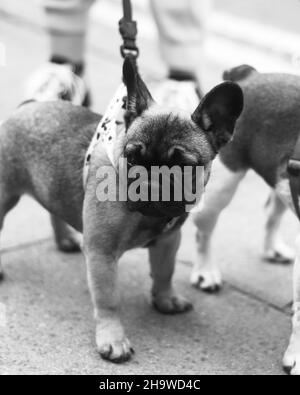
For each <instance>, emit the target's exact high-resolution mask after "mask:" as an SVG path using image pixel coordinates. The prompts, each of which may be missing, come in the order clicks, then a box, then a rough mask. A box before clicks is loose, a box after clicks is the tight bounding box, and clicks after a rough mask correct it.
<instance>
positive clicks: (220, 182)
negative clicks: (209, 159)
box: [190, 159, 246, 292]
mask: <svg viewBox="0 0 300 395" xmlns="http://www.w3.org/2000/svg"><path fill="white" fill-rule="evenodd" d="M213 166H217V167H213V171H212V174H211V178H210V180H209V181H208V184H207V187H206V190H205V203H204V208H203V210H202V211H200V212H196V213H194V214H193V219H194V223H195V225H196V227H197V233H196V244H197V254H198V259H197V261H196V262H195V263H194V267H193V270H192V274H191V280H190V281H191V284H192V285H193V286H195V287H198V288H200V289H201V290H203V291H206V292H216V291H218V290H219V289H220V287H221V284H222V279H221V273H220V270H219V268H218V266H217V264H216V262H215V261H214V260H213V259H212V257H211V237H212V233H213V231H214V229H215V226H216V224H217V222H218V218H219V215H220V214H221V212H222V211H223V210H224V209H225V208H226V207H227V206H228V205H229V203H230V202H231V200H232V198H233V196H234V194H235V192H236V190H237V188H238V186H239V183H240V182H241V180H242V179H243V178H244V176H245V174H246V170H240V171H236V172H234V171H231V170H229V168H228V167H227V166H225V165H224V164H223V163H222V162H221V161H220V160H218V159H217V160H216V161H215V163H214V165H213ZM214 169H215V170H216V173H215V172H214Z"/></svg>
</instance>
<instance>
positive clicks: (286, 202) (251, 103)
mask: <svg viewBox="0 0 300 395" xmlns="http://www.w3.org/2000/svg"><path fill="white" fill-rule="evenodd" d="M224 79H225V80H230V81H235V82H237V83H238V84H239V85H240V87H241V88H242V90H243V93H244V98H245V106H244V111H243V113H242V116H241V117H240V119H239V121H238V122H237V124H236V129H235V133H234V138H233V140H232V141H231V142H230V143H229V144H228V145H227V146H226V147H224V148H223V149H222V150H221V152H220V155H219V161H218V162H219V166H221V167H222V177H220V178H219V177H214V171H212V176H211V180H210V183H209V184H208V187H207V189H206V199H205V207H204V210H202V212H198V213H196V214H195V215H194V222H195V224H196V226H197V248H198V254H199V256H198V261H197V262H196V263H195V265H194V268H193V271H192V275H191V283H192V284H193V285H194V286H197V287H199V288H201V289H203V290H208V291H215V290H217V289H218V288H219V287H220V286H221V274H220V271H219V269H218V267H217V264H216V262H215V261H214V260H213V259H211V248H210V244H211V236H212V233H213V230H214V228H215V226H216V223H217V221H218V218H219V215H220V214H221V212H222V210H223V209H224V208H226V206H227V205H228V204H229V203H230V201H231V199H232V197H233V196H234V193H235V192H236V190H237V187H238V185H239V183H240V181H241V180H242V179H243V178H244V176H245V174H246V172H247V170H248V169H253V170H254V171H256V173H258V174H259V175H260V176H261V177H262V178H263V179H264V180H265V181H266V182H267V184H268V185H269V186H270V187H271V188H272V190H273V192H272V195H271V198H270V200H269V203H268V217H267V221H266V236H265V243H264V256H265V258H266V259H268V260H270V261H275V262H281V263H285V262H290V261H292V260H293V259H294V255H295V254H294V252H293V251H291V250H290V248H288V247H287V246H286V245H285V244H284V243H283V242H282V241H281V239H280V237H279V234H278V229H279V225H280V221H281V218H282V215H283V213H284V212H285V210H286V208H289V209H292V210H293V211H294V212H295V209H294V206H293V203H292V198H291V193H290V188H289V179H288V171H287V169H288V163H289V159H290V158H291V156H292V155H293V151H294V148H295V145H296V142H297V140H298V138H299V134H300V107H299V103H300V78H299V77H298V76H293V75H288V74H261V73H258V72H257V71H256V70H255V69H254V68H252V67H250V66H246V65H244V66H240V67H237V68H234V69H232V70H230V71H228V72H225V73H224ZM215 164H216V165H217V163H216V161H215ZM283 364H284V367H285V369H286V370H288V371H289V372H290V373H291V374H295V375H296V374H297V375H299V374H300V237H299V238H298V239H297V243H296V260H295V270H294V318H293V334H292V337H291V341H290V345H289V347H288V349H287V352H286V354H285V357H284V361H283Z"/></svg>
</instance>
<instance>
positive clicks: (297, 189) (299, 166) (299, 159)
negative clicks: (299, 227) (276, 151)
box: [287, 137, 300, 220]
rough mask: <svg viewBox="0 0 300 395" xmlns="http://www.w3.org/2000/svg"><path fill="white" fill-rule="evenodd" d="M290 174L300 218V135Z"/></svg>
mask: <svg viewBox="0 0 300 395" xmlns="http://www.w3.org/2000/svg"><path fill="white" fill-rule="evenodd" d="M287 171H288V175H289V180H290V189H291V194H292V199H293V203H294V206H295V210H296V214H297V216H298V218H299V220H300V206H299V196H300V137H299V138H298V140H297V142H296V146H295V149H294V152H293V155H292V156H291V158H290V160H289V163H288V168H287Z"/></svg>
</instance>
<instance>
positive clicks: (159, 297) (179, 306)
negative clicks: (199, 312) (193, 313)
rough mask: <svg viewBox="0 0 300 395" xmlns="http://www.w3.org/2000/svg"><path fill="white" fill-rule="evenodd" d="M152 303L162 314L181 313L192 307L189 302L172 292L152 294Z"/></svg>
mask: <svg viewBox="0 0 300 395" xmlns="http://www.w3.org/2000/svg"><path fill="white" fill-rule="evenodd" d="M152 303H153V306H154V307H155V308H156V310H158V311H159V312H160V313H162V314H181V313H186V312H187V311H190V310H192V308H193V305H192V303H191V302H189V301H188V300H187V299H185V298H183V297H182V296H179V295H176V294H173V293H167V294H156V295H154V296H153V299H152Z"/></svg>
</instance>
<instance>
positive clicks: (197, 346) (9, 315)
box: [0, 2, 298, 375]
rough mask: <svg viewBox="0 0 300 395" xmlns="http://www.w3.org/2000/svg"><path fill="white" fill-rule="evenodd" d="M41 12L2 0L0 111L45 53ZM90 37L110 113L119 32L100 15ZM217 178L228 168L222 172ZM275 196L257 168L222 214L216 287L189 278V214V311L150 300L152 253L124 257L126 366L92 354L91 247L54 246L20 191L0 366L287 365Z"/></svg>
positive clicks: (139, 369) (44, 369) (31, 370)
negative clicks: (273, 253)
mask: <svg viewBox="0 0 300 395" xmlns="http://www.w3.org/2000/svg"><path fill="white" fill-rule="evenodd" d="M31 3H32V4H33V3H35V2H28V4H31ZM29 8H30V7H29ZM35 12H36V13H37V14H35ZM27 13H28V11H27ZM24 14H25V13H24ZM36 15H39V10H38V9H37V8H34V7H33V8H32V13H31V17H30V15H29V17H27V18H25V17H24V18H23V17H22V15H21V13H20V12H18V13H16V14H15V15H13V16H11V15H8V14H7V13H4V12H1V6H0V37H1V42H3V43H4V45H5V47H6V55H7V65H6V67H1V68H0V91H1V93H0V119H2V118H4V117H6V116H8V115H9V114H10V112H11V111H13V109H14V108H15V107H16V106H17V105H18V103H19V102H20V101H21V100H22V98H23V97H22V92H23V84H24V82H25V81H26V78H27V76H28V75H29V73H30V72H32V71H33V70H34V69H35V68H36V67H37V66H38V65H39V64H41V63H42V62H43V61H44V59H46V58H47V40H46V34H45V33H44V31H43V29H41V27H40V23H37V20H36ZM103 37H105V38H106V39H105V40H103V39H101V38H103ZM88 42H89V45H88V54H87V60H88V79H89V83H90V86H91V89H92V93H93V101H94V108H95V109H96V110H97V111H99V112H101V111H103V110H104V109H105V106H106V105H107V103H108V100H109V98H110V96H111V95H112V93H113V91H114V89H115V87H116V86H117V84H118V82H119V80H120V70H121V59H120V58H119V50H118V45H119V37H118V33H117V29H114V30H113V29H111V28H109V27H108V26H102V25H100V24H96V23H94V22H93V23H92V26H91V31H90V34H89V40H88ZM140 45H141V51H142V54H143V55H142V57H141V70H142V72H143V74H144V75H145V76H146V78H148V79H149V78H150V76H153V75H154V74H159V73H160V74H162V73H163V67H162V63H161V61H160V60H159V55H158V50H157V46H156V45H155V42H154V41H151V40H150V41H149V40H147V39H141V41H140ZM205 67H206V79H205V81H204V86H205V88H208V87H210V86H212V85H213V84H215V83H217V82H219V81H220V75H221V72H222V70H223V68H224V65H223V64H222V59H220V60H219V62H216V61H215V58H214V59H210V58H209V57H208V58H207V59H206V66H205ZM215 176H222V175H221V174H218V171H217V172H216V174H215ZM0 193H1V192H0ZM267 196H268V188H267V187H266V186H265V184H264V183H263V182H262V181H261V180H260V179H259V178H258V177H257V176H256V175H255V174H254V173H251V172H250V173H249V175H248V176H247V177H246V179H245V181H244V182H243V184H242V186H241V188H240V189H239V191H238V193H237V196H236V197H235V199H234V201H233V202H232V204H231V206H230V207H229V209H228V210H227V211H226V212H225V213H224V214H223V215H222V218H221V221H220V224H219V225H218V227H217V230H216V233H215V238H214V242H213V251H214V259H216V260H217V261H218V262H219V264H220V266H221V267H222V271H223V274H224V278H225V284H224V288H223V290H222V291H221V292H220V294H218V295H205V294H202V293H200V292H198V291H197V290H195V289H192V288H191V287H190V285H189V273H190V267H191V263H192V261H193V260H194V259H196V258H195V252H194V250H195V245H194V233H195V230H194V227H193V225H192V224H191V223H190V222H188V223H187V224H186V225H185V227H184V237H183V242H182V246H181V249H180V252H179V254H178V264H177V270H176V276H175V283H176V286H177V287H178V288H179V290H180V292H182V293H183V294H185V295H187V296H188V297H189V298H190V299H191V300H192V301H193V303H194V307H195V308H194V310H193V311H192V312H191V313H189V314H186V315H183V316H178V317H165V316H162V315H160V314H158V313H157V312H155V311H154V310H153V309H152V308H151V306H150V304H149V289H150V279H149V266H148V258H147V253H146V251H144V250H136V251H131V252H129V253H127V254H126V255H125V256H124V257H123V258H122V261H121V264H120V279H121V293H122V301H123V303H122V312H121V314H122V317H123V322H124V325H125V327H126V329H127V333H128V336H129V337H130V339H131V340H132V342H133V344H134V346H135V350H136V354H135V356H134V359H133V361H132V362H129V363H126V364H124V365H113V364H109V363H106V362H104V361H102V360H101V359H100V358H99V356H98V355H97V353H96V351H95V347H94V322H93V318H92V307H91V302H90V297H89V293H88V289H87V284H86V277H85V265H84V260H83V257H82V255H81V254H74V255H65V254H61V253H59V252H57V251H56V248H55V245H54V242H53V239H52V232H51V227H50V224H49V218H48V214H47V213H46V212H45V211H44V210H43V209H42V208H41V207H40V206H39V205H38V204H37V203H35V202H34V201H32V200H31V199H30V198H28V197H25V198H23V199H22V201H21V202H20V204H19V205H18V206H17V207H16V208H15V209H14V210H13V211H12V212H11V213H10V214H9V215H8V216H7V220H6V222H5V227H4V231H3V232H2V235H1V249H0V253H1V259H2V261H3V264H4V269H5V272H6V275H7V276H6V281H5V282H3V284H1V286H0V303H1V304H2V305H1V306H2V307H3V305H4V306H5V308H6V320H7V325H6V326H5V327H4V326H2V327H1V325H0V373H1V374H42V373H44V374H272V375H273V374H281V373H282V369H281V358H282V355H283V352H284V350H285V348H286V346H287V342H288V338H289V334H290V302H291V295H292V291H291V287H292V281H291V279H292V267H287V266H280V265H270V264H267V263H265V262H263V260H262V259H261V249H262V240H263V227H264V204H265V202H266V200H267ZM297 230H298V225H297V222H296V220H295V219H294V218H293V217H292V215H290V214H288V215H286V217H285V219H284V223H283V226H282V231H283V234H284V238H285V239H286V241H287V242H288V243H289V244H290V245H293V240H294V237H295V234H296V232H297ZM0 313H1V311H0Z"/></svg>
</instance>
